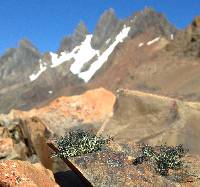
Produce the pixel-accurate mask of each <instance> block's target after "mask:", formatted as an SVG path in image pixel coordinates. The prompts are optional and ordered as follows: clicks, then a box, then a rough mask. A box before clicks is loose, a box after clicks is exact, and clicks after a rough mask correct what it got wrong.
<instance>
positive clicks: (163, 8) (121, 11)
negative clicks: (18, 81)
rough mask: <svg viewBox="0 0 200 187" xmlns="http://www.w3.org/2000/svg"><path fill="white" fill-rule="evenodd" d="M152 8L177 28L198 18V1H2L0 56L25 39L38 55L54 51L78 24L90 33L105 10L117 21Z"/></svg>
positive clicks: (199, 5)
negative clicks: (82, 23)
mask: <svg viewBox="0 0 200 187" xmlns="http://www.w3.org/2000/svg"><path fill="white" fill-rule="evenodd" d="M146 6H151V7H153V8H154V9H155V10H157V11H159V12H162V13H164V14H165V15H166V17H167V19H168V20H169V21H170V22H171V23H173V24H174V25H176V26H177V27H178V28H184V27H186V26H187V25H188V24H189V23H190V22H191V21H192V19H193V18H194V17H195V16H196V15H200V0H1V1H0V24H1V27H0V54H2V53H3V52H4V51H5V50H6V49H7V48H10V47H16V46H17V43H18V41H19V40H20V39H22V38H28V39H29V40H30V41H31V42H32V43H33V44H34V45H35V46H37V48H38V49H39V50H40V51H41V52H44V51H49V50H51V51H56V50H57V49H58V47H59V43H60V41H61V39H62V38H63V37H64V36H66V35H68V34H70V33H72V32H73V30H74V28H75V27H76V25H77V24H78V22H79V21H80V20H83V21H84V22H85V24H86V25H87V27H88V30H89V31H90V32H92V31H93V29H94V28H95V25H96V23H97V20H98V19H99V17H100V15H101V14H102V13H103V11H105V10H106V9H108V8H110V7H112V8H113V9H115V11H116V14H117V16H118V17H119V18H122V19H123V18H125V17H127V16H130V15H132V14H133V13H134V12H135V11H138V10H142V9H143V8H144V7H146Z"/></svg>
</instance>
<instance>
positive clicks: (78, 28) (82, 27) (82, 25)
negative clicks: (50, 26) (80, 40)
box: [75, 20, 88, 35]
mask: <svg viewBox="0 0 200 187" xmlns="http://www.w3.org/2000/svg"><path fill="white" fill-rule="evenodd" d="M76 34H84V35H86V34H88V30H87V27H86V25H85V23H84V22H83V21H82V20H81V21H80V22H79V23H78V25H77V26H76V29H75V35H76Z"/></svg>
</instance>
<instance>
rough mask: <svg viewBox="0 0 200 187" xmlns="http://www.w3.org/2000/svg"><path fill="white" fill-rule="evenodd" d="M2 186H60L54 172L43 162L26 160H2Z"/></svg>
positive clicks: (0, 167)
mask: <svg viewBox="0 0 200 187" xmlns="http://www.w3.org/2000/svg"><path fill="white" fill-rule="evenodd" d="M0 186H2V187H6V186H11V187H14V186H19V187H20V186H21V187H22V186H23V187H37V186H38V187H43V186H44V187H46V186H48V187H58V185H57V184H56V182H55V180H54V176H53V173H52V172H51V171H50V170H48V169H45V168H44V167H43V166H42V165H41V164H30V163H29V162H24V161H13V160H7V161H0Z"/></svg>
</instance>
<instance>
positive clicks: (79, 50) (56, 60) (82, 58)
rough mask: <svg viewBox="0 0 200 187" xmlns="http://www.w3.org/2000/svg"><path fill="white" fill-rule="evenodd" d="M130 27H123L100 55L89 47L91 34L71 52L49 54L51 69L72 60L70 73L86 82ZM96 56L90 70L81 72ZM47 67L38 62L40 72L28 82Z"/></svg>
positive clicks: (36, 75)
mask: <svg viewBox="0 0 200 187" xmlns="http://www.w3.org/2000/svg"><path fill="white" fill-rule="evenodd" d="M130 29H131V28H130V27H126V25H124V27H123V29H122V30H121V32H120V33H119V34H118V35H117V36H116V38H115V41H114V42H113V43H112V44H111V45H110V46H109V47H108V48H107V49H106V50H105V51H104V52H103V53H102V54H100V51H99V50H95V49H93V48H92V46H91V39H92V37H93V35H92V34H90V35H87V36H86V38H85V40H84V41H83V42H82V43H81V45H79V46H76V47H75V48H74V49H73V50H72V51H71V52H66V51H65V52H61V53H60V54H59V55H58V54H56V53H53V52H50V56H51V62H52V64H51V66H50V67H51V68H55V67H57V66H59V65H61V64H63V63H65V62H67V61H70V60H74V62H73V63H72V65H71V66H70V71H71V72H72V73H73V74H74V75H77V76H78V77H79V78H81V79H83V80H84V81H85V82H88V81H89V80H90V79H91V78H92V76H93V75H94V74H95V73H96V71H97V70H98V69H100V68H101V66H102V65H103V64H104V63H105V62H106V61H107V60H108V57H109V56H110V54H111V53H112V52H113V50H114V49H115V47H116V46H117V45H118V44H119V43H120V42H123V40H124V39H125V38H126V37H127V36H128V33H129V31H130ZM110 40H111V39H108V41H106V42H110ZM95 56H97V60H96V61H94V62H93V63H92V64H91V66H90V68H89V69H88V70H87V71H85V72H81V69H82V67H83V66H84V64H86V63H87V62H89V61H90V60H91V59H92V58H94V57H95ZM46 69H47V66H46V65H45V63H44V65H43V64H42V63H41V60H40V70H39V71H38V72H37V73H36V74H32V75H30V76H29V78H30V81H31V82H32V81H34V80H36V79H37V78H38V77H39V76H40V75H41V74H42V73H43V72H44V71H45V70H46Z"/></svg>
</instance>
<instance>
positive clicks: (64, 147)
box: [52, 129, 108, 158]
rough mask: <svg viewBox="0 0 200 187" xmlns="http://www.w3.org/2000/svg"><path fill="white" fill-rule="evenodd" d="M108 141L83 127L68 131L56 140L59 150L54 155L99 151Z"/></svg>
mask: <svg viewBox="0 0 200 187" xmlns="http://www.w3.org/2000/svg"><path fill="white" fill-rule="evenodd" d="M107 141H108V139H106V138H103V137H102V136H96V135H95V134H94V133H92V132H91V131H86V130H81V129H78V130H71V131H69V132H67V131H66V132H65V135H64V136H63V137H61V138H59V139H58V140H56V144H57V147H58V150H59V152H58V153H54V154H53V155H52V157H60V158H68V157H76V156H81V155H84V154H88V153H93V152H97V151H100V150H101V149H102V147H103V145H105V144H106V143H107Z"/></svg>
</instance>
